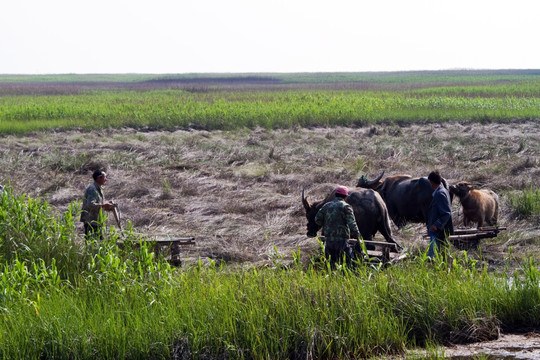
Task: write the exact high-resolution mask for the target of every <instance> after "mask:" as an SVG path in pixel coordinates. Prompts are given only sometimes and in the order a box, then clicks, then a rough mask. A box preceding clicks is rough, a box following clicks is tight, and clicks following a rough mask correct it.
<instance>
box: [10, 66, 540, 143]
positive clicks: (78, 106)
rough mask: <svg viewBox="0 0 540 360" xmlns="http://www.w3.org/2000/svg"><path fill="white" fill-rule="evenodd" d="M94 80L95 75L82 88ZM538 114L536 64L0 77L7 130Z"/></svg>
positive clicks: (322, 123)
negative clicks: (468, 69)
mask: <svg viewBox="0 0 540 360" xmlns="http://www.w3.org/2000/svg"><path fill="white" fill-rule="evenodd" d="M70 79H71V81H72V83H70V82H69V81H70ZM21 84H22V85H21ZM51 84H52V85H51ZM88 84H94V85H92V86H93V87H90V88H85V87H84V86H87V85H88ZM118 84H121V85H118ZM287 84H288V86H289V87H288V88H287V87H286V88H284V86H285V85H287ZM313 84H316V85H313ZM317 86H318V87H317ZM59 89H61V90H59ZM539 115H540V72H538V71H532V70H531V71H520V72H515V73H513V72H501V73H497V72H485V73H482V72H472V73H470V74H467V73H463V72H455V73H453V72H447V73H441V74H438V73H431V72H428V73H414V72H413V73H389V74H377V73H374V74H346V73H344V74H319V75H317V74H289V75H283V74H281V75H280V74H273V75H244V76H238V75H237V76H235V77H233V76H232V75H229V76H226V75H222V76H217V75H214V76H210V75H206V77H204V78H203V77H201V76H195V75H191V76H189V75H185V76H172V75H171V76H160V77H154V78H152V77H151V76H150V75H146V76H143V75H138V76H135V75H125V76H112V75H111V76H105V75H102V76H97V75H95V76H91V75H87V76H82V75H80V76H76V75H71V76H69V75H64V76H49V77H46V76H41V77H31V76H30V77H24V76H3V77H0V133H3V134H10V133H18V134H22V133H27V132H31V131H42V130H47V129H55V130H58V129H79V128H80V129H86V130H93V129H100V128H120V127H135V128H144V127H150V128H155V129H174V128H190V127H193V128H204V129H208V130H232V129H238V128H242V127H248V128H254V127H263V128H268V129H277V128H290V127H294V126H339V125H341V126H364V125H369V124H374V123H378V122H385V123H389V122H390V123H411V122H443V121H463V122H467V121H483V122H486V121H514V120H531V119H538V118H539Z"/></svg>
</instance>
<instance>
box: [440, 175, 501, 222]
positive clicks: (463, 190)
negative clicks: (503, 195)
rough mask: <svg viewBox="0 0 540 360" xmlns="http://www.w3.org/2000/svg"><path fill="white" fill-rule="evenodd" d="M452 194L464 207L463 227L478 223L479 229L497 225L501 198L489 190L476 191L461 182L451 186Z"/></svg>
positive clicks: (464, 182)
mask: <svg viewBox="0 0 540 360" xmlns="http://www.w3.org/2000/svg"><path fill="white" fill-rule="evenodd" d="M450 193H451V194H454V195H456V196H457V197H458V198H459V202H460V203H461V206H462V207H463V225H465V226H468V225H469V224H470V223H477V224H478V227H481V226H484V224H487V225H490V226H492V225H496V224H497V220H498V218H499V196H498V195H497V194H495V193H494V192H493V191H491V190H488V189H475V188H474V186H473V185H472V184H469V183H468V182H466V181H461V182H459V183H457V184H456V185H452V186H450Z"/></svg>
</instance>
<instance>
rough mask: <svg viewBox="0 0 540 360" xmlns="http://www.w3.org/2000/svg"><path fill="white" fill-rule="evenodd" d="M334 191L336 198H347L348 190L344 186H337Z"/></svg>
mask: <svg viewBox="0 0 540 360" xmlns="http://www.w3.org/2000/svg"><path fill="white" fill-rule="evenodd" d="M335 191H336V197H338V198H346V197H347V196H349V189H347V187H346V186H338V187H337V188H336V190H335Z"/></svg>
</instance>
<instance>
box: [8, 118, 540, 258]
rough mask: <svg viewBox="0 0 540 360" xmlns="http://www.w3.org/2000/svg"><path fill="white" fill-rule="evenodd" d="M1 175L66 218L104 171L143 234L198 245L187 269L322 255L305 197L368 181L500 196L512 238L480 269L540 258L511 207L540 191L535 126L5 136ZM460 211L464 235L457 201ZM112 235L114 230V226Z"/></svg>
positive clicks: (490, 252)
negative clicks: (205, 263)
mask: <svg viewBox="0 0 540 360" xmlns="http://www.w3.org/2000/svg"><path fill="white" fill-rule="evenodd" d="M0 166H1V167H2V169H3V170H2V172H1V173H0V183H2V184H9V183H10V184H11V185H12V186H13V188H14V189H15V192H16V193H26V194H29V195H32V196H37V197H40V198H42V199H44V200H46V201H48V202H49V203H51V204H53V205H54V207H55V208H56V209H57V210H58V211H65V210H67V208H68V204H69V203H70V202H72V201H78V200H79V199H80V198H81V196H82V194H83V191H84V188H85V187H86V185H87V184H88V183H90V182H91V172H92V170H93V169H95V168H96V167H101V168H104V169H105V170H106V171H107V172H108V173H109V181H108V183H107V185H106V186H105V196H106V198H107V199H110V200H112V199H114V200H115V201H117V202H118V203H119V205H120V209H121V211H122V214H123V219H124V221H130V222H131V223H132V224H133V227H134V230H135V232H138V233H142V234H145V235H147V236H155V237H166V236H171V237H177V236H194V237H195V238H196V239H197V245H196V246H195V247H192V248H190V249H186V252H185V260H187V261H190V260H195V259H198V258H199V257H202V258H207V257H210V258H213V259H214V260H216V261H221V260H224V261H226V262H227V263H231V264H233V263H234V264H250V265H264V264H267V263H269V262H271V261H272V259H275V258H276V257H281V256H282V257H284V259H285V260H286V259H290V258H291V257H292V253H293V252H295V251H297V250H298V249H300V251H301V254H303V255H307V254H314V253H316V252H317V251H318V245H317V243H316V241H315V240H314V239H309V238H307V237H306V236H305V232H306V226H305V225H306V220H305V216H304V209H303V207H302V204H301V197H300V196H301V191H302V188H304V187H305V188H306V195H307V196H308V197H309V199H310V200H315V199H321V198H322V197H323V196H324V195H325V194H326V193H327V192H328V190H329V189H331V188H332V187H333V186H335V185H336V184H342V185H346V186H349V187H354V185H355V184H356V182H357V180H358V178H359V177H360V176H361V175H364V174H367V175H368V176H370V177H375V176H376V175H378V174H379V173H380V172H381V171H382V170H385V171H386V174H387V175H393V174H401V173H405V174H409V175H412V176H427V174H428V173H429V172H430V171H431V170H433V169H439V170H440V171H441V173H442V175H443V176H444V177H445V178H446V179H447V180H448V181H449V182H450V183H451V184H452V183H454V182H457V181H461V180H467V181H469V182H472V183H475V184H479V185H481V186H482V187H486V188H490V189H492V190H494V191H495V192H497V193H498V194H499V196H500V199H501V214H500V217H499V222H500V225H503V226H506V227H507V228H508V230H507V231H504V232H502V233H501V234H500V235H499V236H498V237H497V238H494V239H486V240H482V242H481V251H477V252H476V253H477V256H478V257H479V258H480V259H481V260H485V261H487V262H488V263H489V264H490V265H491V266H493V267H499V268H503V267H504V265H505V264H507V261H508V260H509V259H519V258H520V257H523V256H525V255H526V254H527V253H530V254H532V255H536V256H538V255H540V254H539V253H540V222H539V219H538V218H537V217H533V218H528V219H519V218H516V217H515V216H514V213H513V211H512V209H511V207H510V206H509V204H508V202H507V197H508V195H509V194H511V193H513V192H516V191H522V190H523V189H529V188H531V187H536V186H537V184H540V127H539V126H538V122H537V121H530V122H519V123H487V124H480V123H442V124H428V125H409V126H398V125H378V126H372V127H359V128H310V129H307V128H296V129H293V130H273V131H272V130H265V129H254V130H248V129H245V130H237V131H232V132H222V131H211V132H209V131H199V130H189V131H188V130H177V131H151V132H145V131H136V130H133V129H123V130H102V131H98V132H79V131H68V132H57V133H50V132H49V133H37V134H33V135H26V136H4V137H3V138H2V141H1V143H0ZM453 206H454V210H455V211H454V222H455V224H457V225H458V226H459V225H460V224H461V214H460V209H459V206H458V202H457V201H454V204H453ZM109 224H110V225H111V226H114V222H113V219H112V217H111V219H109ZM77 226H78V227H79V229H80V232H81V233H82V226H81V224H77ZM393 232H394V236H395V238H396V239H397V240H398V241H399V242H400V243H401V244H402V245H404V246H405V247H406V248H407V249H408V250H410V251H413V252H416V251H419V250H423V249H425V246H426V245H427V243H426V240H424V239H423V238H422V235H423V233H424V232H425V230H424V226H423V225H422V224H410V225H407V226H406V227H405V228H403V229H397V228H396V227H393ZM380 239H382V237H380V235H378V240H380ZM303 258H304V260H307V256H304V257H303ZM510 263H512V262H511V261H510ZM514 265H515V264H514Z"/></svg>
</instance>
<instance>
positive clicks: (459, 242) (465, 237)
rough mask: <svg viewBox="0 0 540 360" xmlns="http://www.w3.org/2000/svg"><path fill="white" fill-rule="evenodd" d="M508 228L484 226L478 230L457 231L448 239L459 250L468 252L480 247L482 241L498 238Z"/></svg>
mask: <svg viewBox="0 0 540 360" xmlns="http://www.w3.org/2000/svg"><path fill="white" fill-rule="evenodd" d="M501 230H506V226H483V227H479V228H476V229H455V230H454V234H453V235H450V236H449V237H448V241H450V243H451V244H452V245H454V246H455V247H456V248H458V249H459V250H467V249H472V248H476V247H478V244H479V243H480V240H482V239H490V238H494V237H497V235H499V232H500V231H501Z"/></svg>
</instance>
